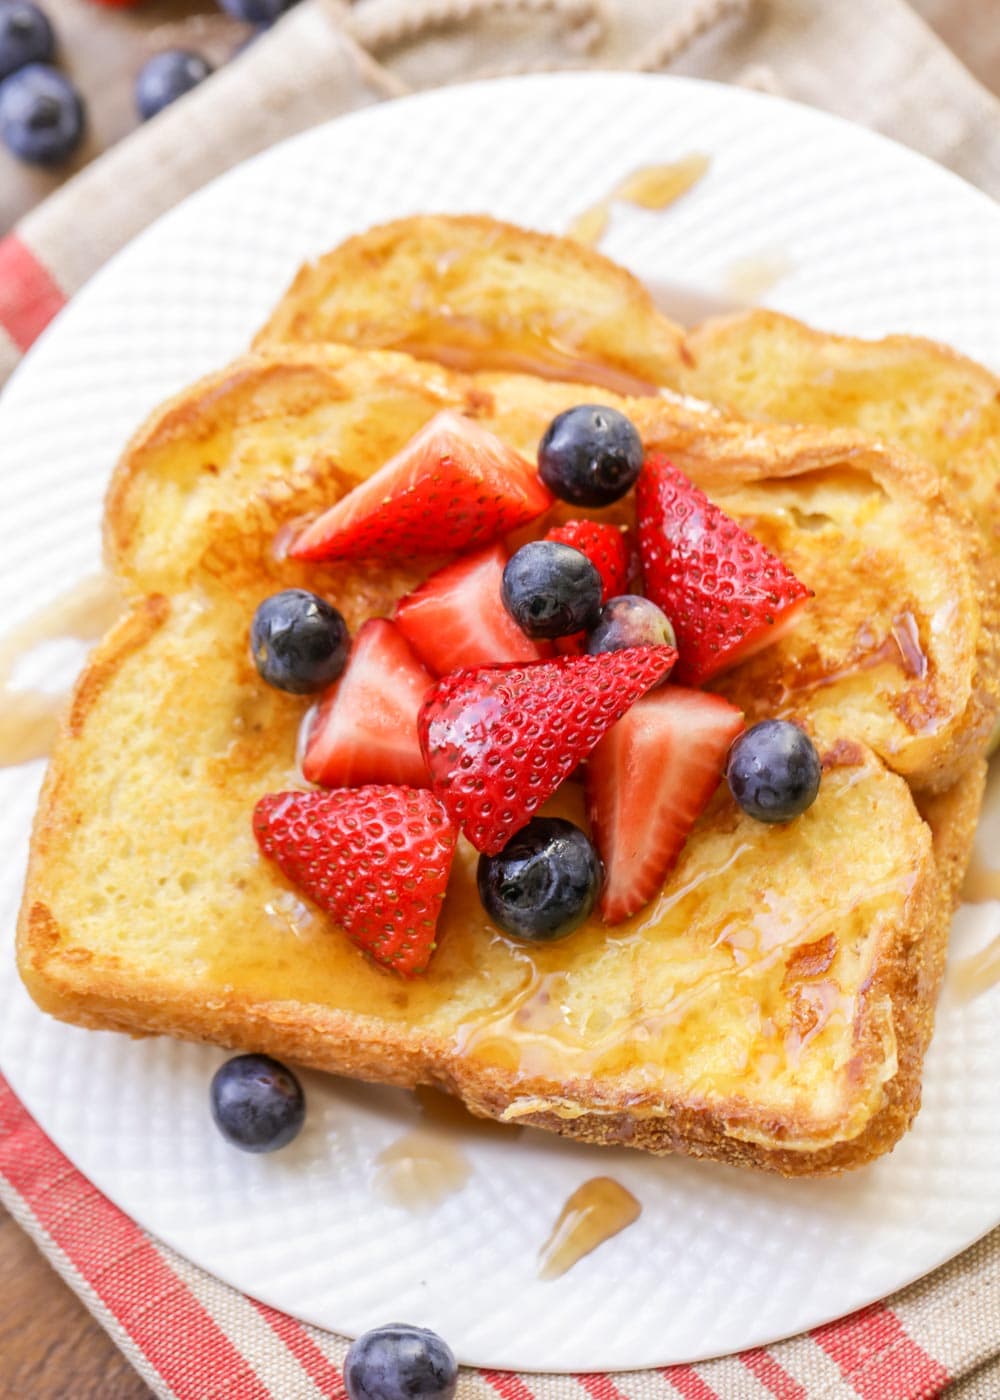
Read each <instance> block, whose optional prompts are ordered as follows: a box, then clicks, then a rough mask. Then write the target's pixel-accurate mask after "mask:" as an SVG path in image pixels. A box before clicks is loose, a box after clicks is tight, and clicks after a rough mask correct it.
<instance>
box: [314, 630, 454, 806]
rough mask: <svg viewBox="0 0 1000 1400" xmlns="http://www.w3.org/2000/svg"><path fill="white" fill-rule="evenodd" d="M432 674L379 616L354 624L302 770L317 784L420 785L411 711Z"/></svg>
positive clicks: (424, 775)
mask: <svg viewBox="0 0 1000 1400" xmlns="http://www.w3.org/2000/svg"><path fill="white" fill-rule="evenodd" d="M432 684H433V677H432V676H431V675H429V674H428V672H427V671H425V670H424V668H423V666H421V664H420V662H419V661H418V660H417V658H416V657H415V656H414V654H413V652H412V651H411V649H410V644H409V642H408V641H407V640H406V638H405V637H404V636H403V635H402V633H401V632H399V631H398V630H397V628H396V627H395V626H394V624H393V623H391V622H389V621H388V620H387V619H386V618H384V617H375V618H371V619H370V620H369V621H368V622H366V623H364V625H363V626H362V627H361V628H360V629H359V631H358V634H357V636H356V637H355V639H354V645H353V646H352V647H351V654H350V656H349V657H348V661H347V667H346V669H345V671H344V674H343V675H342V676H341V678H340V680H339V681H337V683H336V685H335V686H333V687H332V689H330V690H329V691H327V694H326V698H325V699H324V700H323V702H322V704H321V705H320V708H319V710H318V712H317V714H316V718H315V719H314V720H313V722H312V725H311V727H310V729H309V735H308V738H307V740H306V747H305V754H304V756H303V759H302V773H303V775H304V777H305V778H306V779H307V780H308V781H309V782H310V783H319V784H320V785H321V786H322V787H362V786H363V785H364V784H365V783H405V784H406V785H407V786H408V787H427V786H428V784H429V782H430V776H429V774H428V772H427V765H426V764H425V763H424V759H423V755H422V754H421V752H420V741H419V739H418V737H417V716H418V715H419V713H420V706H421V704H422V703H423V699H424V696H425V695H426V694H427V691H428V690H429V688H430V687H431V685H432Z"/></svg>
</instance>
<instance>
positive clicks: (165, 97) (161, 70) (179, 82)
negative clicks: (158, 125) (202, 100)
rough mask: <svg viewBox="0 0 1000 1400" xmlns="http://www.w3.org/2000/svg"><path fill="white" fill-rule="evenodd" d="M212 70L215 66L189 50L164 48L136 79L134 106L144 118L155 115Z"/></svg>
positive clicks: (142, 68)
mask: <svg viewBox="0 0 1000 1400" xmlns="http://www.w3.org/2000/svg"><path fill="white" fill-rule="evenodd" d="M211 72H212V65H211V64H210V63H208V62H207V61H206V60H205V59H204V58H202V56H201V54H199V53H192V52H191V50H190V49H165V50H164V51H163V53H157V54H154V55H153V57H152V58H150V59H148V60H147V61H146V62H145V63H144V64H143V66H142V67H141V68H140V70H139V76H138V77H137V78H136V80H135V105H136V110H137V111H138V113H139V116H140V117H141V118H142V119H143V121H148V120H149V118H150V117H155V116H156V114H157V112H162V111H163V109H164V107H169V106H170V104H171V102H176V101H177V99H178V97H183V96H184V94H185V93H186V92H190V91H191V89H192V88H194V87H197V86H198V84H199V83H202V82H204V81H205V79H206V78H207V77H209V76H210V74H211Z"/></svg>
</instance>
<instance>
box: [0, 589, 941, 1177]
mask: <svg viewBox="0 0 1000 1400" xmlns="http://www.w3.org/2000/svg"><path fill="white" fill-rule="evenodd" d="M252 602H253V599H252V597H250V596H248V595H246V594H240V593H230V592H227V590H225V589H224V588H212V589H210V590H205V591H202V590H200V589H198V588H192V589H189V590H188V591H185V592H181V593H178V594H176V595H174V596H173V597H171V598H170V599H167V598H165V597H164V596H162V595H158V596H153V597H150V598H147V599H144V600H142V601H140V602H138V603H136V604H135V606H134V608H133V610H132V611H131V613H130V614H129V615H128V616H127V617H126V618H125V620H124V621H123V622H121V623H120V624H119V625H118V626H117V627H116V629H115V630H114V631H113V632H112V633H111V634H110V635H109V636H108V637H107V638H106V639H105V641H104V642H103V643H102V644H101V645H100V646H99V647H98V649H97V651H96V652H95V654H94V655H93V657H92V660H91V661H90V663H89V665H88V668H87V670H86V672H85V673H84V675H83V677H82V679H81V681H80V683H79V685H78V687H77V690H76V694H75V698H74V701H73V704H72V709H71V711H70V714H69V718H68V722H67V726H66V730H65V733H64V735H63V737H62V739H61V741H60V742H59V745H58V747H57V749H56V752H55V754H54V757H53V762H52V765H51V767H50V770H49V774H48V778H47V780H46V784H45V790H44V793H43V796H42V800H41V805H40V808H39V813H38V817H37V821H36V826H35V833H34V840H33V847H32V855H31V865H30V871H29V876H28V882H27V888H26V892H25V898H24V905H23V910H22V915H21V920H20V929H19V945H18V950H19V961H20V968H21V972H22V975H23V977H24V980H25V982H26V984H27V986H28V988H29V990H30V991H31V993H32V995H33V996H34V997H35V999H36V1000H37V1002H38V1003H39V1005H40V1006H41V1007H43V1008H44V1009H45V1010H46V1011H49V1012H51V1013H52V1014H53V1015H56V1016H59V1017H61V1018H63V1019H65V1020H69V1021H72V1022H74V1023H76V1024H81V1025H86V1026H93V1027H103V1028H112V1029H119V1030H125V1031H129V1032H133V1033H166V1034H170V1035H175V1036H179V1037H186V1038H194V1039H203V1040H209V1041H213V1042H216V1043H218V1044H221V1045H225V1046H229V1047H232V1048H247V1049H254V1050H258V1051H260V1050H263V1051H268V1052H270V1053H272V1054H275V1055H278V1056H279V1057H281V1058H284V1059H288V1060H292V1061H295V1062H299V1063H302V1064H306V1065H313V1066H316V1067H317V1068H320V1069H324V1070H329V1071H333V1072H336V1073H342V1074H348V1075H351V1076H354V1077H358V1078H362V1079H371V1080H377V1081H382V1082H387V1083H392V1084H400V1085H404V1086H413V1085H416V1084H419V1083H430V1084H434V1085H437V1086H438V1087H442V1088H445V1089H447V1090H449V1091H450V1092H452V1093H454V1094H457V1095H458V1096H459V1097H460V1098H462V1099H463V1100H464V1102H465V1103H466V1104H467V1105H468V1106H469V1107H470V1108H471V1109H472V1110H473V1111H474V1112H476V1113H480V1114H484V1115H487V1116H493V1117H500V1118H506V1119H508V1120H515V1119H516V1120H518V1121H523V1122H527V1123H531V1124H535V1125H538V1126H542V1127H547V1128H551V1129H554V1130H555V1131H557V1132H560V1133H563V1134H566V1135H569V1136H573V1137H577V1138H581V1139H583V1140H586V1141H590V1142H598V1143H627V1144H629V1145H632V1146H635V1147H640V1148H644V1149H646V1150H649V1151H653V1152H674V1151H682V1152H688V1153H692V1154H694V1155H697V1156H706V1157H714V1158H718V1159H720V1160H723V1161H728V1162H733V1163H742V1164H748V1165H754V1166H759V1167H766V1168H771V1169H774V1170H777V1171H781V1172H785V1173H790V1174H814V1173H817V1172H829V1171H836V1170H841V1169H845V1168H848V1167H853V1166H858V1165H861V1164H862V1163H863V1162H865V1161H867V1160H869V1159H870V1158H871V1157H872V1156H874V1155H876V1154H878V1153H880V1152H882V1151H885V1150H887V1149H888V1148H889V1147H890V1146H891V1145H892V1143H893V1142H894V1141H895V1140H896V1139H897V1138H898V1136H899V1135H900V1133H901V1132H902V1131H904V1129H905V1128H906V1126H907V1125H908V1123H909V1121H910V1119H911V1118H912V1116H913V1114H914V1112H915V1111H916V1108H917V1105H918V1100H919V1071H920V1062H921V1058H922V1054H923V1050H924V1047H925V1045H926V1043H927V1040H928V1038H929V1035H930V1030H931V1023H932V1018H933V1006H934V999H935V993H936V988H937V982H938V979H939V977H940V971H941V962H942V958H943V951H944V944H945V938H946V927H947V911H946V910H945V907H944V903H945V902H944V899H943V893H942V891H943V886H942V882H941V879H940V877H939V874H938V870H937V865H936V862H935V858H934V854H933V850H932V844H931V837H930V832H929V829H928V827H927V826H926V825H925V823H924V822H923V821H922V820H921V819H920V816H919V814H918V813H917V810H916V808H915V806H914V803H913V800H912V797H911V795H910V792H909V789H908V787H907V785H906V784H905V782H904V781H903V780H902V779H901V778H899V777H897V776H895V775H893V774H891V773H889V772H888V771H887V770H886V769H885V768H884V767H883V765H882V764H881V763H880V762H879V761H878V760H877V759H876V758H875V757H874V755H873V754H872V753H871V752H870V751H869V750H866V749H864V748H863V747H862V746H861V745H859V744H857V743H855V742H854V741H853V740H851V739H848V738H844V737H841V736H837V735H836V732H835V731H834V732H833V733H832V734H824V733H823V732H822V726H821V728H820V730H819V731H818V732H817V742H818V744H819V747H820V751H821V753H822V755H823V758H824V764H825V766H826V772H825V775H824V779H823V783H822V785H821V789H820V795H819V798H818V799H817V801H816V803H815V804H814V806H813V807H812V808H811V809H810V810H809V811H808V812H807V813H806V814H805V815H804V816H803V817H802V818H800V819H799V820H797V821H796V822H794V823H791V824H789V825H788V826H785V827H770V826H765V825H762V824H760V823H756V822H753V821H752V820H751V819H750V818H748V817H746V816H745V815H742V814H741V813H740V812H739V811H738V809H737V808H736V806H735V804H734V803H733V802H732V801H731V799H729V797H728V794H727V793H725V791H723V792H722V793H720V795H719V796H718V797H717V798H716V800H715V801H714V803H713V805H712V806H711V807H710V808H709V809H708V811H707V812H706V813H705V814H704V816H703V817H702V819H701V820H700V822H699V824H698V826H697V827H696V829H695V831H694V833H693V835H692V837H691V839H690V841H689V842H688V845H687V847H686V849H685V851H684V853H683V855H682V857H681V861H680V863H679V865H678V867H677V869H676V871H675V872H674V874H673V875H672V876H671V878H670V880H669V881H668V883H667V885H666V886H665V888H664V890H663V892H662V894H661V895H660V897H659V898H658V899H657V900H655V901H654V902H653V903H652V904H651V905H650V906H649V907H648V908H647V909H646V910H645V911H643V913H642V914H640V915H638V916H636V917H635V918H634V919H632V920H631V921H630V922H628V923H626V924H624V925H622V926H620V927H618V928H615V929H613V930H609V929H607V928H605V927H604V926H603V925H601V924H600V923H599V922H597V921H596V920H591V922H590V923H588V924H587V925H586V926H585V927H584V928H582V929H581V930H580V931H578V932H577V933H575V934H574V935H573V936H572V938H570V939H569V940H566V941H564V942H561V943H559V944H558V945H551V946H549V947H547V948H546V947H540V946H532V947H528V946H525V945H523V944H516V943H514V942H512V941H510V940H508V939H506V938H505V937H503V936H502V935H500V934H499V933H498V931H497V930H496V929H495V928H494V927H493V926H492V925H490V923H489V922H488V920H487V918H486V916H485V914H484V912H483V910H482V908H481V906H480V904H479V900H478V896H477V893H476V887H475V862H476V855H475V852H474V851H473V850H472V848H471V847H469V846H468V845H467V844H466V843H465V842H464V840H463V841H462V842H461V843H460V849H459V854H458V857H457V861H456V866H455V871H454V874H453V877H452V883H451V886H450V890H449V894H448V898H447V900H446V903H445V906H444V911H443V914H442V917H441V921H440V924H439V935H438V936H439V948H438V951H437V952H436V954H435V957H434V959H433V961H432V964H431V968H430V970H429V972H428V973H427V974H426V975H425V976H423V977H421V978H417V979H414V980H412V981H408V982H407V981H403V980H401V979H399V978H398V977H397V976H395V975H394V974H392V973H390V972H387V971H385V970H384V969H381V968H379V967H377V966H375V965H374V964H372V963H371V962H370V961H368V960H367V959H366V958H365V956H364V955H363V954H362V953H361V952H359V951H358V950H357V949H356V948H354V947H353V946H352V945H351V944H350V943H349V942H348V940H347V939H346V937H345V936H344V935H343V934H342V933H341V932H340V931H339V930H337V929H336V928H334V927H332V926H331V925H330V924H329V923H328V922H327V921H326V920H325V919H324V918H322V917H321V916H320V915H319V914H318V913H317V911H316V910H315V909H313V908H312V907H310V906H309V905H308V904H307V903H305V902H304V901H303V900H302V899H301V898H300V897H299V896H298V894H297V893H296V891H295V890H294V889H293V888H292V887H290V886H289V885H288V884H287V882H286V881H285V880H284V878H283V877H282V876H281V875H280V873H278V872H277V870H276V869H275V868H274V867H273V866H272V865H271V864H270V862H268V861H266V860H264V859H263V858H261V857H260V855H259V853H258V851H257V848H256V844H255V842H254V838H253V834H252V830H251V822H250V814H251V812H252V809H253V805H254V803H255V801H256V800H257V798H258V797H259V796H260V795H261V794H262V793H263V792H266V791H274V790H280V789H283V788H288V787H290V786H297V785H298V782H299V780H298V777H297V774H296V771H295V763H294V754H295V743H296V732H297V728H298V724H299V721H300V718H301V715H302V710H303V707H304V705H305V704H306V703H307V702H306V701H303V700H299V699H296V698H295V697H291V696H288V695H285V694H281V693H278V692H276V691H274V690H272V689H269V688H268V687H267V686H266V685H265V684H264V683H263V682H262V681H261V680H260V678H259V677H258V676H257V674H256V671H255V669H254V668H253V665H252V663H251V661H250V658H249V656H248V652H247V646H246V627H247V623H248V620H249V616H250V610H251V608H252ZM372 603H373V604H374V603H375V599H374V598H373V599H372ZM551 810H553V811H558V812H561V813H562V814H564V815H569V816H571V817H575V818H576V819H577V820H578V821H579V820H582V798H581V794H580V791H579V789H578V788H577V787H576V786H575V785H573V784H570V785H568V786H567V787H566V788H565V789H564V790H563V792H562V794H561V795H560V796H559V798H558V800H557V802H556V804H555V805H554V807H553V808H552V809H551Z"/></svg>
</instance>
